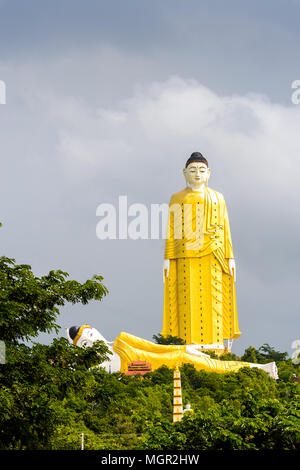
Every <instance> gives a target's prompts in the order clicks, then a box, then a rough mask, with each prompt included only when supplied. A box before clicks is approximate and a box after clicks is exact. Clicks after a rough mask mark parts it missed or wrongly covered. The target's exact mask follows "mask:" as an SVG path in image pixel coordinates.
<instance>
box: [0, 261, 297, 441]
mask: <svg viewBox="0 0 300 470" xmlns="http://www.w3.org/2000/svg"><path fill="white" fill-rule="evenodd" d="M66 277H67V274H66V273H63V272H61V271H55V272H54V271H51V272H50V273H49V275H47V276H43V277H41V278H37V277H35V276H34V275H33V273H32V271H31V268H30V266H27V265H21V266H18V265H16V264H15V262H14V260H10V259H7V258H1V263H0V281H1V284H0V285H1V290H0V325H1V339H2V340H4V341H5V344H6V363H5V364H0V384H1V387H0V449H79V448H80V440H81V433H84V439H85V448H86V449H168V450H171V449H173V450H176V449H220V450H223V449H253V450H256V449H276V450H278V449H299V448H300V424H299V422H300V420H299V418H300V406H299V397H300V384H299V383H294V382H292V381H291V378H292V375H293V374H296V375H298V376H299V375H300V370H299V368H300V366H299V365H296V364H294V363H293V362H292V360H291V359H288V358H287V355H286V354H285V353H279V352H277V351H275V350H274V349H273V348H271V347H270V346H268V345H263V346H262V347H261V348H259V350H256V349H255V348H253V347H250V348H248V349H247V350H246V351H245V354H244V355H243V356H242V358H241V359H242V360H251V362H269V361H270V360H273V359H274V358H275V357H276V361H277V365H278V369H279V376H280V380H278V381H277V382H276V381H274V380H273V379H271V378H270V377H269V376H268V375H267V374H266V373H265V372H263V371H262V370H260V369H255V368H253V369H249V368H242V369H240V371H239V372H237V373H228V374H219V375H218V374H216V373H208V372H204V371H196V370H195V368H194V366H193V365H191V364H185V365H184V366H183V367H182V368H181V375H182V388H183V401H184V404H186V403H187V402H190V404H191V405H192V408H193V410H194V412H193V414H191V413H186V414H185V416H184V418H183V420H182V421H181V422H179V423H176V424H172V398H173V371H172V370H170V369H168V368H167V367H165V366H164V367H161V368H160V369H158V370H156V371H155V372H152V373H148V374H145V375H144V376H127V375H125V374H121V373H115V374H108V373H107V372H106V371H105V370H104V369H102V368H101V366H100V367H99V363H101V362H102V361H104V360H106V358H107V357H108V355H109V352H108V349H107V347H106V346H105V345H104V343H102V342H98V343H96V344H95V345H94V346H93V347H92V348H86V349H81V348H77V347H75V346H73V345H71V344H69V343H68V341H67V340H66V339H64V338H57V339H54V340H53V342H52V344H51V345H42V344H38V343H35V344H33V346H32V347H29V346H26V345H25V344H24V340H26V339H28V338H31V337H34V336H36V335H37V334H38V333H39V332H40V331H51V329H53V328H57V325H56V323H55V322H56V318H57V315H58V313H59V307H60V306H62V305H64V303H65V302H73V303H75V302H82V303H87V302H88V301H90V300H93V299H94V300H100V299H101V298H102V297H103V295H105V294H106V292H107V291H106V288H105V287H104V286H103V285H102V282H101V281H102V278H101V277H100V276H96V277H94V278H93V279H92V280H89V281H86V282H85V283H84V284H80V283H78V282H77V281H68V280H66ZM158 339H159V338H158ZM173 340H174V338H173ZM224 358H226V359H227V360H228V359H229V360H230V359H235V360H237V359H239V358H237V356H235V355H232V354H231V353H229V354H227V355H226V357H225V356H224V357H223V358H222V359H224Z"/></svg>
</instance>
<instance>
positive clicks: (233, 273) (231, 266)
mask: <svg viewBox="0 0 300 470" xmlns="http://www.w3.org/2000/svg"><path fill="white" fill-rule="evenodd" d="M228 264H229V271H230V274H231V276H232V277H233V278H234V282H236V266H235V260H234V258H230V259H229V260H228Z"/></svg>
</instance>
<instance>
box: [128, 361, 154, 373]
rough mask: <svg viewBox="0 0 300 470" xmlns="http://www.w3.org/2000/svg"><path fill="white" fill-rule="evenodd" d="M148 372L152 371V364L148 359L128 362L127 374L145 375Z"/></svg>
mask: <svg viewBox="0 0 300 470" xmlns="http://www.w3.org/2000/svg"><path fill="white" fill-rule="evenodd" d="M147 372H152V367H151V364H150V363H149V362H147V361H133V362H131V363H130V364H128V370H127V372H125V374H126V375H138V374H141V375H144V374H147Z"/></svg>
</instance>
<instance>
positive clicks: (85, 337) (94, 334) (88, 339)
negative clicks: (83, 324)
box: [76, 328, 106, 348]
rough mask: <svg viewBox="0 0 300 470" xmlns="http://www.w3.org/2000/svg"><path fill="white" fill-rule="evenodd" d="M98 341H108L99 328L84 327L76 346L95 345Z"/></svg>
mask: <svg viewBox="0 0 300 470" xmlns="http://www.w3.org/2000/svg"><path fill="white" fill-rule="evenodd" d="M96 341H104V342H105V343H106V339H105V338H104V337H103V336H102V335H101V333H99V331H98V330H96V328H84V330H83V331H82V333H81V336H80V338H79V339H78V341H77V343H76V346H79V347H81V348H87V347H90V346H93V343H95V342H96Z"/></svg>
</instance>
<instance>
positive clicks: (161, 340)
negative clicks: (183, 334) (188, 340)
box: [152, 333, 185, 344]
mask: <svg viewBox="0 0 300 470" xmlns="http://www.w3.org/2000/svg"><path fill="white" fill-rule="evenodd" d="M152 338H153V339H154V341H155V342H156V343H157V344H185V341H184V339H182V338H179V337H178V336H172V335H167V336H162V335H161V334H160V333H159V334H158V335H153V336H152Z"/></svg>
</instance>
